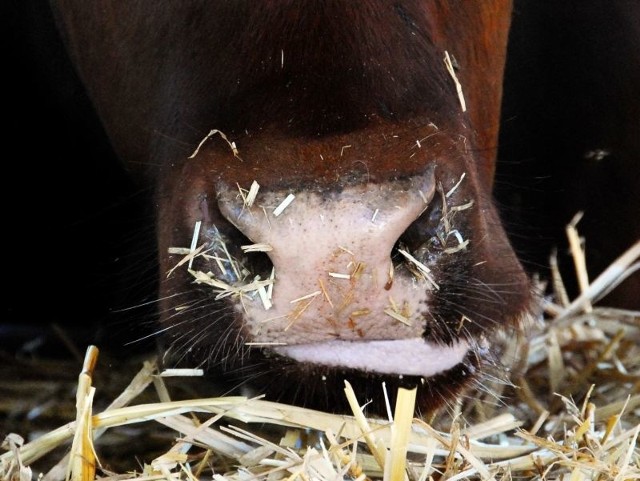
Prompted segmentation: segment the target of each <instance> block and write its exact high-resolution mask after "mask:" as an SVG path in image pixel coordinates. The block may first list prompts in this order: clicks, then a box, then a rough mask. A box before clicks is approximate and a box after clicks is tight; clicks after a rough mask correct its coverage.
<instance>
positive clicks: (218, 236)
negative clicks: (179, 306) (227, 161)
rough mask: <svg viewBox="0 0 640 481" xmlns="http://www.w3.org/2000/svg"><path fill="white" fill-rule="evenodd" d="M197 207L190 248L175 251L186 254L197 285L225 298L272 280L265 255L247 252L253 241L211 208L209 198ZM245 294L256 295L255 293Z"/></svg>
mask: <svg viewBox="0 0 640 481" xmlns="http://www.w3.org/2000/svg"><path fill="white" fill-rule="evenodd" d="M194 206H195V208H196V210H197V211H198V212H197V214H196V213H195V212H194V214H195V215H194V217H195V218H197V219H199V220H198V221H196V223H195V229H194V232H193V239H192V243H191V247H190V248H189V249H184V248H182V249H177V250H176V249H174V250H176V252H173V253H180V254H186V257H185V259H184V261H186V260H188V261H189V263H188V266H187V267H188V271H189V272H190V274H191V275H192V276H193V277H194V279H195V282H196V283H198V284H204V285H209V286H212V287H214V290H216V291H219V292H220V295H226V294H232V293H234V292H237V291H238V290H243V292H245V290H244V288H245V287H246V286H248V285H250V284H251V283H253V282H254V281H256V280H265V279H269V276H270V275H271V272H272V270H273V265H272V263H271V261H270V259H269V257H268V255H267V254H266V253H265V252H262V251H260V250H258V251H256V250H254V249H244V248H243V247H246V246H250V245H251V244H252V242H251V240H250V239H248V238H247V237H246V236H245V235H244V234H243V233H242V232H241V231H240V230H239V229H238V228H236V227H235V226H234V225H233V224H232V223H230V222H229V221H228V220H227V219H225V218H224V217H222V216H221V215H220V212H218V211H217V209H216V207H217V206H215V205H214V206H210V205H209V202H208V198H207V196H206V195H203V196H201V197H200V199H199V201H198V202H197V205H194ZM177 251H180V252H177ZM182 263H183V262H181V263H180V265H182ZM246 294H248V295H250V296H252V295H257V294H256V290H255V289H253V291H251V290H249V291H247V292H246Z"/></svg>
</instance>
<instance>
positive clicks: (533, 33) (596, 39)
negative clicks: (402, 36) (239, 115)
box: [0, 0, 640, 355]
mask: <svg viewBox="0 0 640 481" xmlns="http://www.w3.org/2000/svg"><path fill="white" fill-rule="evenodd" d="M613 4H615V5H616V8H610V7H609V5H613ZM626 6H631V3H628V2H625V1H618V2H615V1H614V2H611V1H607V2H597V1H587V2H585V1H579V2H576V1H573V2H571V1H567V2H565V1H562V2H558V1H557V0H554V1H553V2H546V1H543V0H540V1H536V2H530V1H529V2H526V1H517V2H516V10H515V15H514V25H513V30H512V33H511V37H512V38H511V40H512V41H511V45H510V57H509V61H508V66H507V80H506V83H505V106H504V120H503V127H502V138H501V149H500V151H499V165H498V174H497V177H496V189H497V190H496V195H497V197H498V201H499V205H500V208H501V212H502V214H503V217H505V219H506V222H507V229H508V231H509V233H510V235H511V238H512V241H513V243H514V244H515V247H516V249H517V251H518V252H519V253H520V255H521V257H522V258H523V260H524V262H525V265H526V266H527V268H528V269H529V270H531V271H542V272H543V273H544V272H545V269H546V266H547V257H548V254H549V252H550V251H551V249H552V247H553V246H556V245H557V246H559V247H560V252H561V262H562V265H563V266H565V268H568V265H569V264H568V257H567V255H566V253H565V247H564V246H565V245H566V242H565V240H564V225H565V224H566V222H568V221H569V219H571V217H572V216H573V214H574V213H575V212H576V211H577V210H579V209H586V217H585V220H584V221H583V223H582V224H581V226H584V229H582V232H583V233H584V234H585V235H586V236H587V245H588V252H589V256H590V259H591V261H592V262H593V266H594V267H593V269H594V271H593V273H594V274H595V273H597V272H599V271H600V270H601V269H603V268H604V267H605V266H606V265H607V263H608V262H610V260H611V259H612V258H613V257H614V256H615V255H616V254H618V253H620V252H621V251H622V249H623V248H624V247H628V246H629V245H630V243H631V240H632V239H633V238H634V236H636V237H637V226H636V227H633V226H632V227H629V226H628V224H626V227H624V226H621V224H620V223H619V220H618V219H617V218H618V217H620V218H622V219H624V218H627V219H629V218H633V215H634V214H638V215H640V207H639V205H638V203H639V201H638V197H639V194H638V191H637V186H640V179H638V171H639V170H640V169H638V168H636V167H635V164H633V165H632V164H631V163H630V161H629V160H628V159H629V155H628V154H627V153H625V149H626V150H627V151H628V150H629V149H631V150H632V152H633V149H634V148H636V144H634V143H633V142H632V141H629V140H628V139H627V137H625V136H624V135H618V136H617V137H616V136H612V134H611V132H612V131H614V130H618V131H620V130H622V131H623V133H624V132H625V131H626V132H629V131H633V129H638V130H637V131H636V134H635V136H640V126H639V124H638V123H637V122H636V123H635V124H633V123H631V125H629V124H628V123H625V122H626V120H627V119H628V117H625V116H624V115H623V116H622V117H619V116H618V114H617V112H618V110H619V106H620V105H621V104H622V103H629V102H631V103H632V102H633V101H634V100H633V96H629V92H631V93H632V94H633V93H638V97H636V98H635V102H636V104H640V100H638V99H640V90H639V88H640V87H638V85H640V74H639V73H638V71H639V69H638V64H639V63H640V61H639V60H638V55H636V54H638V53H639V50H640V47H638V44H637V43H636V45H635V46H629V45H628V44H629V36H628V34H626V33H625V32H628V31H629V22H631V23H632V22H633V21H634V20H635V17H634V16H633V15H636V17H637V16H638V15H637V11H638V10H639V9H638V8H630V9H629V12H630V17H629V18H626V19H625V18H623V17H624V15H623V17H621V16H620V14H619V13H620V8H618V7H621V8H622V10H623V11H624V9H625V8H626ZM0 8H2V9H3V10H5V12H4V13H3V14H2V22H3V24H4V25H2V32H3V33H2V35H3V36H5V38H4V39H2V49H3V52H2V62H3V69H2V71H3V74H2V77H3V85H4V86H3V89H2V92H3V94H4V95H3V100H4V101H3V103H2V104H3V106H2V110H1V112H2V116H3V120H4V122H3V127H2V134H3V135H2V138H3V143H2V145H3V147H4V148H3V162H2V169H3V175H2V179H3V182H2V184H3V209H2V220H3V225H4V228H3V229H2V230H3V232H4V235H3V237H4V240H5V248H4V255H3V258H4V261H5V262H3V271H4V272H5V282H4V283H3V286H4V287H3V290H4V292H5V295H4V296H3V297H4V299H5V301H4V303H3V313H2V318H1V319H0V346H1V347H0V349H3V348H4V349H7V350H12V349H19V350H21V352H22V353H26V354H44V353H47V354H51V353H53V354H55V353H59V354H63V355H64V354H66V352H67V351H66V350H65V349H61V348H60V347H59V338H60V337H59V335H58V334H56V333H55V331H54V330H52V326H54V325H57V326H60V327H61V328H62V329H63V331H65V332H66V333H67V334H68V335H69V336H70V337H71V338H72V339H73V340H74V341H75V342H76V344H77V346H79V348H81V349H82V350H84V346H85V345H86V344H87V343H89V342H93V343H97V344H99V345H100V346H101V347H103V348H109V349H114V350H116V351H117V350H118V349H122V348H123V346H124V345H125V344H126V343H128V342H131V341H135V340H136V339H138V338H141V337H144V336H145V335H146V334H148V333H149V332H150V331H151V330H152V329H153V328H152V323H151V322H152V320H153V299H154V293H155V285H156V284H155V282H156V281H155V276H156V272H155V268H154V249H155V246H154V240H153V219H152V215H151V210H150V204H149V203H148V200H147V195H148V192H147V191H145V190H141V189H140V188H139V187H138V186H136V185H135V184H134V183H132V182H131V181H130V180H129V179H128V177H127V175H126V172H125V171H124V169H123V168H122V166H121V165H120V164H119V162H118V160H117V159H116V158H115V156H114V154H113V152H112V150H111V148H110V146H109V143H108V141H107V139H106V137H105V135H104V132H103V131H102V128H101V126H100V124H99V122H98V120H97V118H96V117H95V115H94V113H93V111H92V109H91V106H90V103H89V101H88V99H87V98H86V96H85V94H84V92H83V90H82V87H81V85H80V83H79V81H78V79H77V78H76V76H75V74H74V72H73V69H72V68H71V65H70V64H69V62H68V59H67V57H66V55H65V53H64V50H63V48H62V44H61V42H60V39H59V37H58V36H57V33H56V30H55V26H54V23H53V19H52V17H51V14H50V12H49V8H48V4H47V2H46V1H44V0H22V1H20V0H18V1H15V0H11V1H9V2H8V3H7V2H4V3H3V6H2V7H0ZM633 12H636V13H633ZM638 20H640V18H638ZM625 22H627V23H625ZM634 58H635V60H634ZM634 86H635V87H634ZM612 89H613V91H615V92H618V93H615V92H614V93H612ZM634 89H635V90H634ZM595 149H605V150H607V151H609V152H610V154H609V155H607V156H605V158H604V159H602V160H601V161H595V160H593V159H589V158H588V157H589V152H592V151H594V150H595ZM638 150H640V149H638ZM638 150H636V151H635V153H637V152H638ZM635 158H637V157H635ZM633 185H635V186H636V191H635V192H633V191H632V190H631V189H632V186H633ZM632 230H635V232H632V233H630V231H632ZM600 237H603V238H612V239H614V240H613V241H612V243H603V242H601V241H599V240H598V239H599V238H600ZM567 272H569V271H567ZM570 288H571V289H573V290H575V288H574V287H571V286H570ZM634 301H635V304H637V303H638V302H640V299H638V298H636V299H635V300H634ZM616 302H617V301H616ZM633 304H634V302H632V303H631V304H630V305H628V307H637V306H634V305H633ZM149 348H150V344H149V343H148V342H134V343H133V344H132V345H128V346H127V347H126V349H128V350H135V349H149Z"/></svg>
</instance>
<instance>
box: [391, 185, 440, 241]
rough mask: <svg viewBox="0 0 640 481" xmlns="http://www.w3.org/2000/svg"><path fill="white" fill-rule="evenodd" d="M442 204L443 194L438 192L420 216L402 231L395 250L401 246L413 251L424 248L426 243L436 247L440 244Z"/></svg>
mask: <svg viewBox="0 0 640 481" xmlns="http://www.w3.org/2000/svg"><path fill="white" fill-rule="evenodd" d="M442 205H443V204H442V196H441V195H438V194H436V195H435V196H433V198H432V199H431V202H430V203H429V205H428V207H427V208H426V209H425V210H424V212H423V213H422V214H421V215H420V217H418V218H417V219H416V220H415V221H413V222H412V223H411V225H410V226H409V227H408V228H407V230H405V231H404V232H403V233H402V235H401V236H400V238H399V239H398V242H396V245H395V246H394V252H396V251H397V250H398V248H400V247H401V246H402V247H405V248H407V249H409V250H410V251H412V252H415V251H417V250H418V249H421V248H424V247H425V244H428V245H429V246H433V247H434V248H435V247H436V244H439V241H438V228H439V225H440V223H441V221H442Z"/></svg>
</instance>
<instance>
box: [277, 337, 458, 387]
mask: <svg viewBox="0 0 640 481" xmlns="http://www.w3.org/2000/svg"><path fill="white" fill-rule="evenodd" d="M274 351H275V352H276V353H278V354H280V355H282V356H286V357H289V358H291V359H294V360H295V361H298V362H308V363H313V364H317V365H325V366H330V367H339V368H348V369H357V370H359V371H363V372H369V373H378V374H387V375H397V376H404V375H406V376H420V377H423V378H428V377H432V376H434V375H437V374H440V373H442V372H445V371H448V370H449V369H452V368H453V367H455V366H456V365H458V364H460V363H461V362H463V361H464V359H465V357H466V356H467V354H468V353H469V351H470V346H469V344H468V343H467V342H466V341H460V342H457V343H454V344H452V345H450V346H447V345H441V344H436V343H432V342H427V341H425V340H424V339H400V340H375V341H339V340H333V341H327V342H317V343H312V344H296V345H291V346H282V347H277V348H275V349H274ZM410 360H414V361H413V362H410Z"/></svg>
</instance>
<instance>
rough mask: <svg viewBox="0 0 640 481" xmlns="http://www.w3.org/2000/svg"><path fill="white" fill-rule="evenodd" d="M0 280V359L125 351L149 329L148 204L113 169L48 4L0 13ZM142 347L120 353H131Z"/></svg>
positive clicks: (21, 2)
mask: <svg viewBox="0 0 640 481" xmlns="http://www.w3.org/2000/svg"><path fill="white" fill-rule="evenodd" d="M1 8H2V9H3V10H5V12H4V13H3V14H2V23H3V25H2V32H4V33H3V35H4V36H6V37H5V38H4V39H2V49H3V52H2V60H3V64H4V68H3V69H2V71H3V74H2V76H3V78H4V82H3V84H4V86H3V88H2V91H3V92H4V95H3V98H4V102H3V108H2V110H1V112H2V113H1V115H2V116H3V117H4V122H3V123H2V124H3V127H2V138H3V139H4V141H3V146H4V149H3V157H4V158H3V161H2V169H3V174H2V179H3V182H2V184H3V189H2V190H3V209H2V220H3V225H4V228H3V229H2V230H3V232H4V235H3V237H4V245H5V247H4V255H3V257H4V260H5V262H3V264H4V266H3V267H4V269H3V270H4V272H5V274H6V275H5V282H4V283H3V291H4V292H5V295H4V296H3V298H4V299H5V301H4V302H3V311H2V318H1V319H0V349H2V348H3V347H7V346H11V347H14V346H15V347H20V346H22V345H23V343H24V342H27V341H29V342H30V343H29V344H28V345H27V346H22V349H23V350H26V351H33V352H34V353H35V352H37V353H40V354H44V353H47V354H48V355H51V354H56V353H58V354H60V355H65V356H66V355H68V354H69V353H68V351H67V350H66V349H63V348H60V346H59V335H58V334H56V333H55V331H53V330H52V326H54V325H57V326H60V327H61V328H62V329H63V330H64V331H65V332H66V334H67V335H69V336H70V337H71V338H72V339H74V340H75V342H76V344H77V345H78V347H79V349H80V350H81V351H84V349H85V346H86V344H87V343H90V342H93V343H97V344H98V345H99V346H101V347H103V348H109V349H121V348H122V347H123V344H124V343H125V342H131V341H135V340H136V339H138V338H140V337H141V336H144V335H145V334H146V333H148V331H149V329H151V327H150V325H149V321H151V320H152V317H151V316H152V313H153V304H151V305H149V304H147V305H143V304H145V303H148V302H150V301H152V300H153V299H154V296H155V276H156V272H155V266H154V250H155V246H154V245H153V243H154V236H153V219H152V216H151V213H150V209H149V204H148V202H147V201H146V199H147V194H148V192H146V191H144V190H142V189H140V188H139V187H138V186H136V185H135V184H134V183H133V182H131V181H130V180H129V178H128V176H127V175H126V172H125V171H124V169H123V168H122V166H121V165H120V163H119V162H118V160H117V159H116V158H115V156H114V153H113V152H112V150H111V147H110V145H109V142H108V140H107V139H106V137H105V134H104V132H103V130H102V128H101V125H100V123H99V121H98V120H97V118H96V116H95V114H94V112H93V110H92V108H91V105H90V103H89V101H88V99H87V97H86V96H85V94H84V92H83V89H82V87H81V85H80V83H79V81H78V79H77V77H76V76H75V73H74V71H73V69H72V67H71V65H70V63H69V61H68V59H67V57H66V54H65V52H64V50H63V47H62V44H61V41H60V39H59V37H58V35H57V32H56V29H55V25H54V22H53V18H52V16H51V13H50V11H49V6H48V3H47V1H45V0H16V1H13V0H12V1H10V2H9V3H6V2H3V7H1ZM149 347H150V346H149V343H148V342H147V343H142V342H141V343H134V344H132V345H129V346H127V348H126V349H127V350H128V351H129V352H132V351H135V350H136V349H147V348H149Z"/></svg>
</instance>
